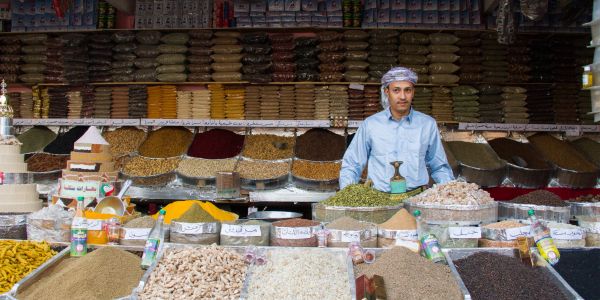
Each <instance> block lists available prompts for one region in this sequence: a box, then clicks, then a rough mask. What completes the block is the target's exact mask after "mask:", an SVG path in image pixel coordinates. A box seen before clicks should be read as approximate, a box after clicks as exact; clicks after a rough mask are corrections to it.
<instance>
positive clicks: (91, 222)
mask: <svg viewBox="0 0 600 300" xmlns="http://www.w3.org/2000/svg"><path fill="white" fill-rule="evenodd" d="M87 223H88V230H102V223H103V222H102V220H95V219H88V220H87Z"/></svg>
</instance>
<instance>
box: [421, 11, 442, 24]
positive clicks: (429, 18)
mask: <svg viewBox="0 0 600 300" xmlns="http://www.w3.org/2000/svg"><path fill="white" fill-rule="evenodd" d="M438 19H439V14H438V11H437V10H436V11H424V12H423V24H437V23H438Z"/></svg>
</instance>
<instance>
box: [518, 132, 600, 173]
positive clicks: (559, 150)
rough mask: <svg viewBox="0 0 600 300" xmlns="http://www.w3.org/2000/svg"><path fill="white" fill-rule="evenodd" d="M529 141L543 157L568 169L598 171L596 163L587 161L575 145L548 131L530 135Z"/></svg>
mask: <svg viewBox="0 0 600 300" xmlns="http://www.w3.org/2000/svg"><path fill="white" fill-rule="evenodd" d="M528 139H529V142H530V143H531V144H532V145H533V146H534V147H535V148H536V149H537V151H538V152H539V153H540V154H541V155H542V157H543V158H544V159H545V160H547V161H550V162H552V163H553V164H555V165H557V166H559V167H561V168H563V169H567V170H573V171H577V172H597V171H598V169H597V167H596V166H594V164H592V163H591V162H589V161H587V160H586V158H585V157H584V156H583V155H582V154H580V153H579V152H578V151H577V149H575V147H573V146H572V145H570V144H569V143H567V142H565V141H561V140H559V139H557V138H555V137H553V136H552V135H549V134H546V133H537V134H534V135H532V136H530V137H528Z"/></svg>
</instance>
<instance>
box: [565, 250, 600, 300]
mask: <svg viewBox="0 0 600 300" xmlns="http://www.w3.org/2000/svg"><path fill="white" fill-rule="evenodd" d="M599 265H600V249H588V250H561V251H560V261H559V262H558V264H557V265H555V266H554V269H555V270H556V271H558V273H559V274H560V276H562V278H564V279H565V280H566V281H567V283H568V284H569V285H570V286H571V287H572V288H573V289H574V290H575V291H576V292H577V293H578V294H579V295H580V296H581V297H583V298H584V299H597V298H598V295H600V285H599V284H598V279H600V274H599V273H598V266H599Z"/></svg>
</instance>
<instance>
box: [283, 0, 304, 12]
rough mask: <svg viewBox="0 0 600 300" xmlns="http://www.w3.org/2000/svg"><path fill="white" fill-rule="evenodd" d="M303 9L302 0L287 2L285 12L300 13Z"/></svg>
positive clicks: (287, 0)
mask: <svg viewBox="0 0 600 300" xmlns="http://www.w3.org/2000/svg"><path fill="white" fill-rule="evenodd" d="M301 8H302V3H301V2H300V0H285V11H300V10H301Z"/></svg>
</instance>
